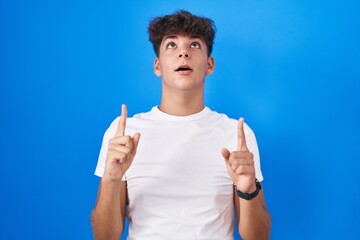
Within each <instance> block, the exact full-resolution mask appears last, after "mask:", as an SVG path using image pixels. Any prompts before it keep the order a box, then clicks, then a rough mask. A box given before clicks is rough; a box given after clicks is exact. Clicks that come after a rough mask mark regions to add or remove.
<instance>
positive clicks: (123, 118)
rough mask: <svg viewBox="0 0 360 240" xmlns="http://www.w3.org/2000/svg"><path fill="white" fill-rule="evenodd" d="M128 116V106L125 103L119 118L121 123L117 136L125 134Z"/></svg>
mask: <svg viewBox="0 0 360 240" xmlns="http://www.w3.org/2000/svg"><path fill="white" fill-rule="evenodd" d="M126 118H127V108H126V105H125V104H122V105H121V115H120V119H119V124H118V127H117V129H116V134H115V136H116V137H120V136H124V134H125V128H126Z"/></svg>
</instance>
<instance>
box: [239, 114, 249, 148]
mask: <svg viewBox="0 0 360 240" xmlns="http://www.w3.org/2000/svg"><path fill="white" fill-rule="evenodd" d="M237 150H238V151H249V150H248V148H247V146H246V139H245V131H244V118H242V117H241V118H240V119H239V123H238V148H237Z"/></svg>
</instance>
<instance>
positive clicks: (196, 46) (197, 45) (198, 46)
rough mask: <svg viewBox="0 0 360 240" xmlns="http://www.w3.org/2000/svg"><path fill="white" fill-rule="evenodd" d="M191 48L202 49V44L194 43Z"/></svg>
mask: <svg viewBox="0 0 360 240" xmlns="http://www.w3.org/2000/svg"><path fill="white" fill-rule="evenodd" d="M190 47H191V48H200V43H198V42H193V43H191V45H190Z"/></svg>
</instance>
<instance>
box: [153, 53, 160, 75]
mask: <svg viewBox="0 0 360 240" xmlns="http://www.w3.org/2000/svg"><path fill="white" fill-rule="evenodd" d="M154 73H155V75H156V76H158V77H161V69H160V62H159V58H158V57H157V58H155V60H154Z"/></svg>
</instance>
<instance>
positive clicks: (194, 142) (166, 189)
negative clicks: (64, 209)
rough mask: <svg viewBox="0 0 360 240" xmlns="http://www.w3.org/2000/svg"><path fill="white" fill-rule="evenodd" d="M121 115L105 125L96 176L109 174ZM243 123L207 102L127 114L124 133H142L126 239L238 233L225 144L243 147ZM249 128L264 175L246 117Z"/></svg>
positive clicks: (131, 175) (132, 171)
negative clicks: (195, 109)
mask: <svg viewBox="0 0 360 240" xmlns="http://www.w3.org/2000/svg"><path fill="white" fill-rule="evenodd" d="M118 120H119V119H118V118H116V119H115V120H114V121H113V122H112V124H111V125H110V127H109V128H108V130H107V131H106V132H105V135H104V139H103V143H102V147H101V150H100V155H99V160H98V164H97V167H96V170H95V175H97V176H102V175H103V173H104V169H105V158H106V154H107V149H108V142H109V140H110V139H111V138H113V137H114V136H115V132H116V129H117V125H118ZM237 124H238V121H237V120H234V119H230V118H228V117H227V116H226V115H224V114H219V113H217V112H214V111H211V110H210V109H209V108H207V107H205V108H204V109H203V110H202V111H201V112H199V113H196V114H194V115H190V116H183V117H179V116H173V115H169V114H166V113H163V112H161V111H160V110H159V109H158V107H153V108H152V110H151V111H150V112H147V113H140V114H137V115H135V116H134V117H132V118H128V119H127V123H126V131H125V134H126V135H131V136H133V134H134V133H136V132H140V133H141V138H140V142H139V145H138V149H137V154H136V156H135V158H134V160H133V163H132V165H131V166H130V168H129V169H128V171H127V172H126V174H125V176H124V179H123V180H124V181H125V180H126V181H127V190H128V197H129V206H128V213H127V216H128V218H129V235H128V238H127V239H129V240H132V239H141V240H143V239H145V240H146V239H166V240H169V239H181V240H186V239H191V240H193V239H207V240H209V239H221V240H224V239H233V226H234V203H233V182H232V180H231V178H230V177H229V175H228V173H227V169H226V165H225V161H224V159H223V157H222V155H221V149H222V148H223V147H226V148H228V149H229V151H235V150H236V148H237ZM244 131H245V137H246V143H247V146H248V148H249V150H250V152H252V153H253V155H254V161H255V169H256V178H257V179H258V180H259V181H262V180H263V176H262V173H261V169H260V159H259V151H258V147H257V143H256V139H255V135H254V133H253V131H252V130H251V129H250V128H249V127H248V126H247V125H246V124H244Z"/></svg>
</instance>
